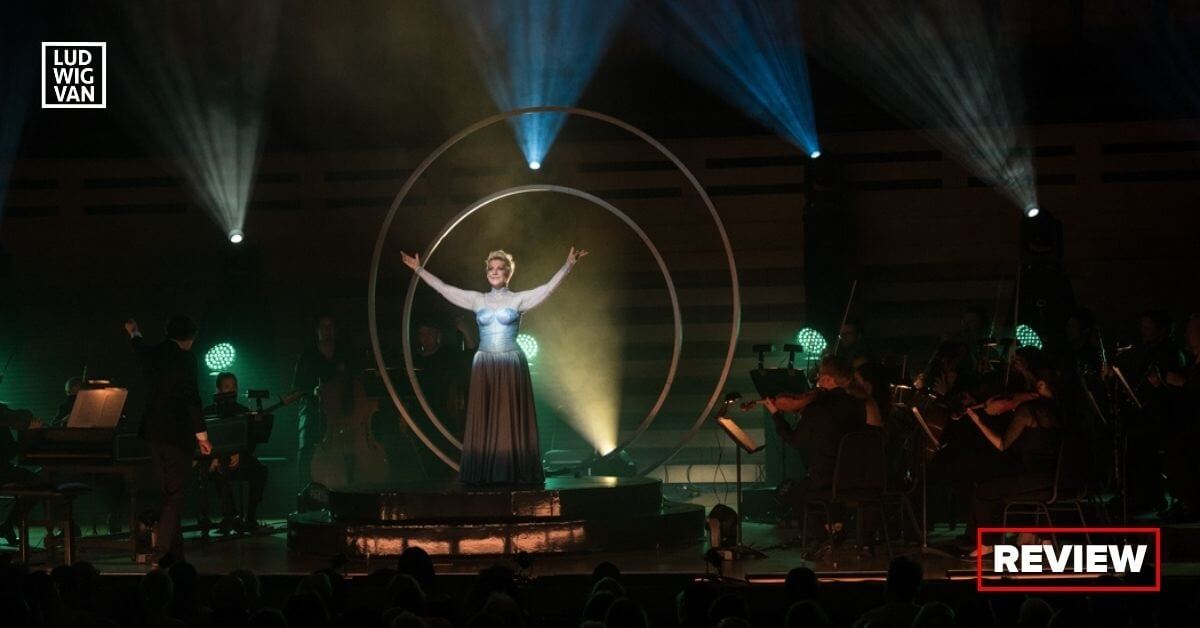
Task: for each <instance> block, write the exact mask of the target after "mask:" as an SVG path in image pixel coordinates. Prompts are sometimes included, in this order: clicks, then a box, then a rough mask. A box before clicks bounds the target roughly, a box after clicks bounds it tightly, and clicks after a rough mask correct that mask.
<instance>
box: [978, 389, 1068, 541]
mask: <svg viewBox="0 0 1200 628" xmlns="http://www.w3.org/2000/svg"><path fill="white" fill-rule="evenodd" d="M1056 381H1057V378H1056V377H1055V374H1054V371H1053V370H1052V369H1041V370H1039V371H1038V373H1037V382H1036V384H1035V386H1036V390H1037V392H1036V397H1034V398H1032V399H1028V400H1025V399H1024V398H1023V399H1022V402H1021V403H1019V405H1017V406H1015V408H1016V409H1015V411H1014V413H1013V419H1012V421H1011V422H1010V423H1009V424H1008V428H1007V429H1005V430H1004V431H1003V433H1001V432H998V431H996V430H994V429H992V428H991V427H989V426H988V424H987V422H985V421H984V419H983V417H982V416H981V413H980V412H979V411H977V410H976V408H975V407H970V408H967V415H968V416H970V417H971V422H972V423H974V424H975V425H976V427H978V428H979V431H980V433H981V434H983V436H984V438H986V439H987V441H988V443H990V444H991V446H992V447H993V448H994V449H995V450H996V451H999V452H1001V454H1002V455H1003V456H1004V469H1003V471H1002V472H1001V473H999V474H997V475H996V476H994V477H991V478H987V479H983V480H982V481H980V482H979V483H978V484H977V485H976V486H975V491H974V494H973V496H972V507H971V518H970V521H969V522H968V526H967V537H968V538H970V539H974V538H975V535H974V532H975V529H976V527H978V526H988V525H999V524H1000V510H1001V508H1002V506H1003V500H1004V499H1005V498H1009V499H1012V498H1019V497H1020V496H1021V495H1022V494H1029V493H1031V492H1038V491H1045V490H1046V489H1049V488H1050V487H1051V486H1052V485H1053V484H1054V471H1055V465H1056V464H1057V462H1058V455H1059V446H1060V443H1061V442H1062V439H1063V437H1064V435H1063V429H1062V425H1063V421H1062V418H1061V416H1060V410H1059V404H1058V400H1057V398H1056V393H1057V392H1058V391H1057V389H1058V388H1059V386H1057V385H1056ZM990 552H991V548H988V547H985V548H983V553H984V554H988V553H990Z"/></svg>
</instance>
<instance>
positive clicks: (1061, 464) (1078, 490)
mask: <svg viewBox="0 0 1200 628" xmlns="http://www.w3.org/2000/svg"><path fill="white" fill-rule="evenodd" d="M1089 499H1090V496H1089V492H1088V451H1087V446H1086V445H1085V443H1084V442H1083V441H1082V440H1081V439H1079V438H1073V437H1070V436H1064V438H1063V441H1062V444H1061V445H1059V448H1058V462H1057V463H1055V465H1054V483H1053V484H1052V485H1051V486H1050V487H1049V488H1045V489H1042V490H1038V491H1027V492H1023V493H1017V494H1016V495H1013V496H1011V497H1007V498H1005V499H1004V518H1003V520H1002V521H1003V522H1002V523H1001V526H1003V527H1006V528H1007V527H1008V517H1009V516H1010V515H1012V516H1029V515H1032V516H1033V525H1035V526H1037V525H1039V523H1040V522H1041V521H1042V519H1043V518H1044V519H1045V521H1046V523H1045V525H1046V527H1054V519H1053V518H1052V517H1051V513H1053V512H1060V513H1061V512H1073V513H1075V515H1076V516H1077V517H1079V525H1081V526H1083V527H1087V525H1088V523H1087V517H1086V516H1084V514H1083V505H1084V504H1085V503H1088V501H1089ZM1084 536H1085V537H1086V538H1087V542H1088V543H1091V542H1092V537H1091V535H1090V534H1086V533H1085V534H1084ZM1051 538H1052V539H1053V541H1054V543H1055V544H1057V543H1058V539H1057V538H1056V537H1055V535H1051Z"/></svg>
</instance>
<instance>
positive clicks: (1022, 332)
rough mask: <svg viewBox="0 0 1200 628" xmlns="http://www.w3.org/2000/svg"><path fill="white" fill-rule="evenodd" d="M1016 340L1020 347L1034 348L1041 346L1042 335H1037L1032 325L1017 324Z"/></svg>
mask: <svg viewBox="0 0 1200 628" xmlns="http://www.w3.org/2000/svg"><path fill="white" fill-rule="evenodd" d="M1017 342H1018V343H1020V344H1021V346H1022V347H1033V348H1035V349H1041V348H1042V337H1041V336H1039V335H1038V333H1037V332H1036V331H1034V330H1033V328H1032V327H1030V326H1029V325H1026V324H1025V323H1021V324H1020V325H1017Z"/></svg>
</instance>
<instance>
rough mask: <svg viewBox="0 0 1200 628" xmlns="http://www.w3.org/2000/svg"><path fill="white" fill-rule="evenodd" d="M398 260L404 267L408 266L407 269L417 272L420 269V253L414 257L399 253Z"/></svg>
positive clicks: (402, 252)
mask: <svg viewBox="0 0 1200 628" xmlns="http://www.w3.org/2000/svg"><path fill="white" fill-rule="evenodd" d="M400 259H402V260H404V265H405V266H408V267H409V268H411V269H413V270H417V269H419V268H420V267H421V254H420V253H418V254H416V255H409V254H408V253H405V252H404V251H400Z"/></svg>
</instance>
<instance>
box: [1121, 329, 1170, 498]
mask: <svg viewBox="0 0 1200 628" xmlns="http://www.w3.org/2000/svg"><path fill="white" fill-rule="evenodd" d="M1118 365H1119V366H1121V368H1122V370H1123V373H1124V375H1125V377H1126V379H1127V380H1128V381H1129V385H1130V386H1132V387H1133V389H1134V392H1135V393H1136V394H1137V396H1138V400H1139V401H1141V404H1142V407H1141V408H1140V409H1133V408H1128V411H1127V412H1126V413H1125V414H1124V417H1125V419H1124V425H1123V427H1124V429H1125V435H1126V438H1127V439H1128V440H1127V444H1126V454H1125V470H1126V484H1127V486H1128V489H1129V495H1128V497H1127V499H1128V503H1129V508H1130V509H1131V510H1133V511H1144V510H1153V509H1155V508H1160V507H1162V506H1163V505H1164V503H1165V501H1164V498H1163V492H1164V485H1163V468H1162V464H1161V456H1160V452H1161V451H1162V450H1163V448H1164V447H1169V446H1170V438H1171V437H1172V436H1174V431H1173V430H1172V429H1171V427H1172V426H1171V400H1170V396H1171V392H1170V391H1169V390H1168V388H1169V387H1168V386H1166V385H1160V386H1157V387H1155V386H1152V385H1150V383H1149V381H1148V379H1149V377H1148V376H1149V374H1150V373H1151V372H1153V371H1157V372H1158V374H1159V376H1160V377H1161V378H1165V377H1166V375H1167V373H1171V372H1180V371H1182V369H1183V354H1182V353H1180V351H1179V349H1178V348H1177V347H1176V346H1175V345H1174V344H1173V343H1172V342H1171V341H1170V340H1161V341H1158V342H1153V343H1147V344H1142V345H1138V346H1137V347H1135V348H1134V349H1133V350H1132V351H1130V352H1129V353H1127V354H1125V355H1122V356H1121V357H1120V358H1119V359H1118Z"/></svg>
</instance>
